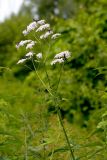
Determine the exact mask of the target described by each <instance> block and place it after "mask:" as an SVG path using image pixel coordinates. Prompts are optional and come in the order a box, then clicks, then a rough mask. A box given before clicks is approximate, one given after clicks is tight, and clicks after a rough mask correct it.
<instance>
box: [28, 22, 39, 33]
mask: <svg viewBox="0 0 107 160" xmlns="http://www.w3.org/2000/svg"><path fill="white" fill-rule="evenodd" d="M35 28H37V23H36V22H32V23H30V24H29V25H28V26H27V32H30V31H32V30H34V29H35Z"/></svg>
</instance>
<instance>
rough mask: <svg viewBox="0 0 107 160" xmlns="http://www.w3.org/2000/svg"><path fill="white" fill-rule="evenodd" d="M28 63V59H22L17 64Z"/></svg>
mask: <svg viewBox="0 0 107 160" xmlns="http://www.w3.org/2000/svg"><path fill="white" fill-rule="evenodd" d="M25 61H26V59H20V60H19V61H18V62H17V64H20V63H24V62H25Z"/></svg>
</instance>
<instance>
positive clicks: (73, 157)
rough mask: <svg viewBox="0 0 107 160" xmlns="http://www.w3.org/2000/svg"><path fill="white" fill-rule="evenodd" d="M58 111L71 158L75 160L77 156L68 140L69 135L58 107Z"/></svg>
mask: <svg viewBox="0 0 107 160" xmlns="http://www.w3.org/2000/svg"><path fill="white" fill-rule="evenodd" d="M56 109H57V113H58V117H59V121H60V124H61V127H62V129H63V133H64V135H65V139H66V141H67V144H68V148H69V150H70V153H71V157H72V159H73V160H75V156H74V153H73V150H72V148H71V145H70V142H69V139H68V136H67V133H66V130H65V127H64V124H63V120H62V117H61V111H60V108H59V107H58V106H57V107H56Z"/></svg>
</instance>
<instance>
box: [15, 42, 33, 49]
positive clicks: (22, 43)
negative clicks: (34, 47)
mask: <svg viewBox="0 0 107 160" xmlns="http://www.w3.org/2000/svg"><path fill="white" fill-rule="evenodd" d="M31 41H32V40H24V41H20V42H19V43H18V44H16V48H17V49H18V48H20V47H21V46H24V45H25V44H27V43H29V42H31Z"/></svg>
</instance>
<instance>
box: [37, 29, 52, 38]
mask: <svg viewBox="0 0 107 160" xmlns="http://www.w3.org/2000/svg"><path fill="white" fill-rule="evenodd" d="M52 34H53V31H51V30H49V31H47V32H46V33H45V34H42V35H41V36H40V39H46V38H48V37H49V36H50V35H52Z"/></svg>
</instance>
